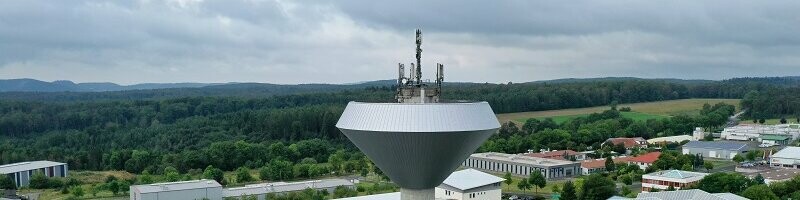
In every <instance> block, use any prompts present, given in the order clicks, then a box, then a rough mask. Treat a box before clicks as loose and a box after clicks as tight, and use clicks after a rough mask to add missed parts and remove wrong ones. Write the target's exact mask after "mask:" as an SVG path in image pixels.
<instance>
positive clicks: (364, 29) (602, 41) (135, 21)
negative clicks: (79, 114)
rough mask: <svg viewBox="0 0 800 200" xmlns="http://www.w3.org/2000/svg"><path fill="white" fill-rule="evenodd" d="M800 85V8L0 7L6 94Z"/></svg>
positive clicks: (494, 4) (516, 4)
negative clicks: (226, 86)
mask: <svg viewBox="0 0 800 200" xmlns="http://www.w3.org/2000/svg"><path fill="white" fill-rule="evenodd" d="M418 27H419V28H421V29H422V30H423V33H424V43H423V49H424V53H423V66H424V67H428V68H426V69H425V70H424V73H425V75H427V77H428V78H430V77H431V76H430V75H431V74H433V70H434V69H433V67H432V66H434V64H435V63H437V62H439V63H443V64H444V65H445V68H446V69H445V72H446V78H445V79H446V80H448V81H469V82H508V81H512V82H525V81H532V80H545V79H557V78H585V77H606V76H635V77H643V78H686V79H725V78H731V77H742V76H786V75H800V1H795V0H787V1H735V0H719V1H714V0H710V1H697V0H677V1H676V0H664V1H658V0H656V1H643V0H635V1H628V0H608V1H606V0H599V1H581V0H578V1H561V0H552V1H544V0H536V1H528V0H524V1H523V0H519V1H514V0H512V1H480V0H466V1H462V0H459V1H429V0H412V1H379V0H376V1H372V0H366V1H365V0H337V1H304V0H299V1H289V0H224V1H222V0H219V1H214V0H166V1H159V0H139V1H133V0H131V1H78V0H75V1H60V0H58V1H53V0H47V1H43V0H3V1H0V79H10V78H35V79H41V80H46V81H53V80H73V81H76V82H115V83H121V84H133V83H143V82H269V83H351V82H360V81H366V80H378V79H392V78H394V77H396V66H397V63H398V62H403V63H410V62H412V61H413V59H414V48H415V47H414V29H416V28H418Z"/></svg>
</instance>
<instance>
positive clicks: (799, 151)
mask: <svg viewBox="0 0 800 200" xmlns="http://www.w3.org/2000/svg"><path fill="white" fill-rule="evenodd" d="M772 157H773V158H775V157H778V158H789V159H800V147H786V148H783V149H781V150H780V151H778V152H776V153H775V154H772Z"/></svg>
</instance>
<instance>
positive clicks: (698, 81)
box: [528, 77, 714, 84]
mask: <svg viewBox="0 0 800 200" xmlns="http://www.w3.org/2000/svg"><path fill="white" fill-rule="evenodd" d="M630 80H652V81H664V82H667V83H681V84H701V83H709V82H714V81H712V80H702V79H677V78H656V79H646V78H636V77H602V78H564V79H553V80H543V81H532V82H528V83H585V82H599V81H630Z"/></svg>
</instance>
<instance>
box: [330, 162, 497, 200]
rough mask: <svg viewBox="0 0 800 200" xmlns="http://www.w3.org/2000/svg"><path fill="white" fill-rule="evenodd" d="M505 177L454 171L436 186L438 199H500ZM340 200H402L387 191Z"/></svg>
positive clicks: (471, 170)
mask: <svg viewBox="0 0 800 200" xmlns="http://www.w3.org/2000/svg"><path fill="white" fill-rule="evenodd" d="M504 180H505V179H503V178H500V177H497V176H494V175H491V174H487V173H484V172H481V171H478V170H474V169H465V170H461V171H457V172H453V173H452V174H450V176H448V177H447V179H446V180H444V182H443V183H442V184H441V185H439V187H436V195H435V198H434V199H436V200H445V199H488V200H500V198H501V193H502V189H501V188H500V184H501V182H502V181H504ZM339 200H400V193H399V192H394V193H385V194H376V195H367V196H359V197H350V198H342V199H339Z"/></svg>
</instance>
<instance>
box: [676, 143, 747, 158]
mask: <svg viewBox="0 0 800 200" xmlns="http://www.w3.org/2000/svg"><path fill="white" fill-rule="evenodd" d="M752 149H755V147H753V146H752V145H751V144H749V143H746V142H734V141H690V142H689V143H686V144H685V145H683V147H682V152H683V154H693V155H702V156H703V157H706V158H719V159H727V160H730V159H733V157H734V156H736V155H737V154H741V153H747V152H748V151H750V150H752Z"/></svg>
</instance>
